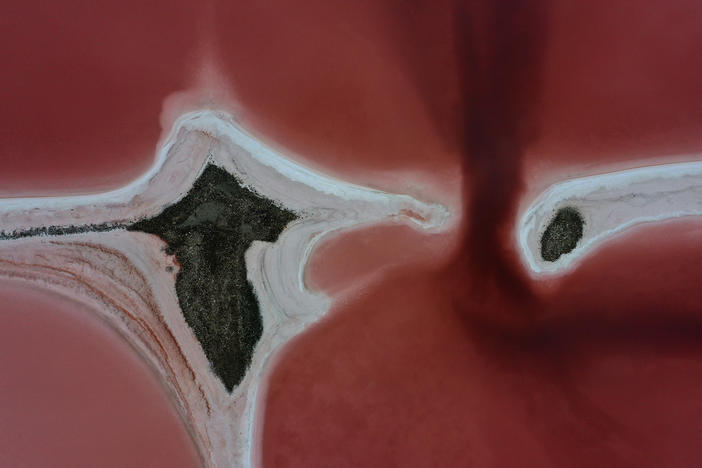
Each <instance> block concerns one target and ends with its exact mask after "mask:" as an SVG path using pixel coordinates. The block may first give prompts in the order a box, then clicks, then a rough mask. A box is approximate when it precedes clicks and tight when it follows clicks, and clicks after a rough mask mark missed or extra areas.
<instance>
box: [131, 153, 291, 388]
mask: <svg viewBox="0 0 702 468" xmlns="http://www.w3.org/2000/svg"><path fill="white" fill-rule="evenodd" d="M295 218H296V215H295V214H294V213H293V212H291V211H288V210H286V209H283V208H281V207H279V206H277V205H276V204H274V203H273V202H271V201H270V200H268V199H266V198H263V197H261V196H260V195H257V194H256V193H254V192H252V191H251V190H248V189H246V188H244V187H242V186H241V185H240V184H239V183H238V181H237V180H236V179H235V178H234V177H233V176H232V175H230V174H229V173H228V172H226V171H224V170H223V169H221V168H219V167H217V166H214V165H208V166H207V167H206V168H205V170H204V172H203V173H202V175H201V176H200V178H198V180H197V181H196V182H195V184H194V185H193V188H192V189H191V190H190V192H189V193H188V194H187V195H186V196H185V197H184V198H183V199H181V200H180V201H178V202H177V203H175V204H173V205H171V206H169V207H167V208H166V209H165V210H164V211H163V212H162V213H161V214H159V215H158V216H156V217H154V218H149V219H145V220H142V221H139V222H137V223H135V224H133V225H131V226H129V227H128V229H129V230H131V231H142V232H146V233H150V234H155V235H157V236H159V237H160V238H161V239H163V240H164V241H165V242H166V243H167V244H168V247H167V250H166V253H167V254H169V255H175V257H176V258H177V260H178V262H179V263H180V265H181V268H180V271H179V272H178V275H177V277H176V292H177V295H178V301H179V302H180V307H181V309H182V311H183V314H184V316H185V320H186V321H187V323H188V325H189V326H190V327H191V328H192V330H193V332H194V333H195V336H196V337H197V339H198V340H199V341H200V343H201V345H202V348H203V350H204V352H205V355H206V356H207V358H208V359H209V361H210V364H211V365H212V368H213V370H214V372H215V373H216V374H217V375H218V376H219V378H220V379H221V380H222V382H223V383H224V385H225V387H226V388H227V390H229V391H232V389H233V388H234V387H235V386H236V385H238V384H239V383H240V382H241V380H242V379H243V378H244V375H245V373H246V370H247V368H248V366H249V364H250V363H251V358H252V355H253V351H254V348H255V346H256V343H257V342H258V340H259V339H260V338H261V334H262V332H263V326H262V321H261V313H260V311H259V305H258V300H257V298H256V295H255V293H254V290H253V287H252V285H251V283H250V282H249V281H248V280H247V277H246V262H245V259H244V254H245V253H246V250H247V249H248V248H249V246H250V245H251V243H252V242H253V241H255V240H259V241H264V242H275V241H276V240H277V239H278V236H279V234H280V233H281V232H282V231H283V229H285V226H287V224H288V223H290V222H291V221H292V220H293V219H295Z"/></svg>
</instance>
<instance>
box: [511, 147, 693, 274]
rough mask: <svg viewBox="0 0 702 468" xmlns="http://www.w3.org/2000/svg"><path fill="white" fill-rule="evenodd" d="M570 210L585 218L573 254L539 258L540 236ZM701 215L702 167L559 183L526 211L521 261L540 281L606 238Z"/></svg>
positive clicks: (519, 233) (518, 232) (520, 228)
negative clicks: (560, 213) (556, 217)
mask: <svg viewBox="0 0 702 468" xmlns="http://www.w3.org/2000/svg"><path fill="white" fill-rule="evenodd" d="M697 159H699V157H697ZM566 207H570V208H573V209H576V210H577V211H578V212H579V213H580V215H581V216H582V218H583V221H584V224H583V233H582V238H581V239H580V240H579V241H578V243H577V245H576V246H575V248H574V249H573V250H572V251H570V252H568V253H566V254H564V255H562V256H561V257H560V258H558V259H557V260H556V261H546V260H544V259H543V258H542V257H541V254H540V249H539V245H540V239H541V236H542V235H543V233H544V231H545V229H546V227H547V226H548V224H549V222H550V220H551V219H552V218H553V216H554V215H555V214H556V213H557V212H558V210H560V209H562V208H566ZM701 214H702V162H686V163H675V164H660V165H652V166H648V167H640V168H635V169H628V170H621V171H615V172H610V173H605V174H600V175H593V176H588V177H581V178H574V179H570V180H565V181H563V182H559V183H555V184H553V185H552V186H551V187H549V188H548V189H546V190H544V191H543V192H542V193H541V194H540V195H539V196H538V197H536V199H535V200H534V201H533V202H532V203H531V204H530V205H529V207H527V208H526V209H525V210H524V212H523V213H522V214H521V216H520V218H519V220H518V222H517V223H516V225H515V235H514V236H515V242H516V244H517V248H518V251H519V253H520V256H521V258H522V262H523V263H524V265H525V267H526V268H527V270H528V271H529V273H530V274H531V275H532V276H534V277H537V278H538V277H546V276H551V275H556V274H562V273H566V272H568V271H571V270H572V269H573V268H574V267H575V266H577V264H578V263H579V262H580V261H581V260H582V259H583V258H584V257H586V256H587V255H588V254H589V253H590V252H592V251H593V250H594V249H596V248H597V247H599V246H600V245H601V244H602V243H603V242H605V241H606V240H607V239H609V238H611V237H612V236H614V235H616V234H619V233H621V232H623V231H625V230H627V229H628V228H630V227H633V226H636V225H639V224H642V223H650V222H654V221H664V220H667V219H673V218H679V217H683V216H694V215H701Z"/></svg>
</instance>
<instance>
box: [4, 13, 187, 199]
mask: <svg viewBox="0 0 702 468" xmlns="http://www.w3.org/2000/svg"><path fill="white" fill-rule="evenodd" d="M2 10H3V12H2V14H1V15H0V64H2V70H3V72H2V73H1V74H0V102H2V114H0V132H1V133H0V134H1V135H2V137H1V138H0V161H2V171H0V194H1V195H4V196H18V195H43V194H49V193H56V192H60V193H68V192H76V191H79V192H90V191H96V190H98V189H100V190H102V189H105V188H113V187H116V186H120V185H122V184H124V183H126V182H129V181H130V180H131V179H133V178H135V177H136V176H137V175H138V174H140V173H141V172H143V171H144V170H146V168H148V167H149V166H150V165H151V163H152V161H153V157H154V150H155V148H156V142H157V141H158V138H159V136H160V133H161V126H160V122H159V115H160V113H161V106H162V102H163V99H164V98H165V97H166V96H168V95H169V94H170V93H172V92H174V91H177V90H179V89H181V88H183V87H184V86H186V84H187V81H188V80H189V78H190V77H191V75H192V71H191V70H190V68H191V67H192V54H193V51H194V48H195V47H196V45H197V42H196V39H197V38H196V35H195V33H196V26H197V17H198V12H199V7H198V5H197V4H196V3H195V2H168V1H161V0H158V1H155V2H139V1H126V2H122V1H120V2H109V1H108V2H100V3H95V2H88V1H82V0H68V1H65V2H44V1H41V0H28V1H22V2H6V4H4V5H3V8H2Z"/></svg>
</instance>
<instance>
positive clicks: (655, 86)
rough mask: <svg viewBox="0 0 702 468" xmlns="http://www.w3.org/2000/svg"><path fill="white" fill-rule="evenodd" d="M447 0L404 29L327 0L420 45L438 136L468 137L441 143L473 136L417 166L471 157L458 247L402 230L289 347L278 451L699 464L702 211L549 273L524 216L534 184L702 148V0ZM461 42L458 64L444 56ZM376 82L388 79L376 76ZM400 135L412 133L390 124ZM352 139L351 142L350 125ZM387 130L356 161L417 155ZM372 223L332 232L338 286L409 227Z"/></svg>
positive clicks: (280, 386)
mask: <svg viewBox="0 0 702 468" xmlns="http://www.w3.org/2000/svg"><path fill="white" fill-rule="evenodd" d="M394 5H395V6H398V5H400V3H396V4H394ZM432 5H433V6H432V7H431V8H429V7H427V8H424V9H423V8H421V7H416V6H412V5H409V4H404V3H403V4H402V8H399V7H398V9H397V10H396V11H397V14H396V15H394V16H393V18H394V21H395V22H394V23H393V25H392V26H390V25H388V24H387V23H385V26H386V27H387V28H389V29H390V30H391V31H393V32H392V33H389V32H387V31H385V30H384V33H383V34H377V35H372V33H370V32H368V30H367V29H364V28H366V27H367V26H366V24H367V23H372V22H370V21H365V19H364V20H361V19H358V17H356V16H354V15H353V14H350V13H348V12H344V13H343V14H342V13H339V14H338V15H337V14H334V13H333V12H332V11H333V8H334V7H332V6H329V7H328V8H329V13H328V16H326V17H325V20H326V21H325V23H326V26H325V28H330V29H331V28H332V26H330V24H333V25H335V26H334V30H335V31H344V30H347V29H348V30H356V27H358V30H359V31H362V33H359V34H358V35H356V36H352V37H354V38H356V39H358V40H359V41H360V40H363V41H364V43H365V41H369V42H374V43H375V42H377V43H379V44H381V45H379V46H377V48H374V49H373V50H381V49H382V50H384V51H387V50H393V51H394V54H396V55H393V54H391V53H389V52H388V56H389V57H395V58H394V60H397V62H393V64H395V63H404V64H407V63H412V64H414V67H413V68H403V69H402V70H403V72H404V76H411V78H408V79H409V80H410V81H411V82H413V83H414V84H415V89H417V90H421V93H418V95H420V96H421V98H418V99H419V100H420V101H422V102H423V103H424V104H425V107H424V108H423V114H424V115H426V116H428V117H427V121H428V122H431V124H433V125H432V126H431V127H428V128H431V130H425V131H427V132H428V131H435V133H434V135H436V136H437V139H438V140H440V141H441V142H442V143H443V144H442V145H437V149H439V148H444V149H448V150H447V151H446V152H444V153H441V152H440V150H439V151H437V154H440V155H441V154H444V155H445V154H450V155H453V156H456V158H455V159H453V158H451V157H447V156H438V157H437V158H436V159H434V158H433V156H434V153H426V159H425V161H423V163H419V166H421V164H425V165H426V164H429V162H431V163H433V164H435V166H436V167H437V168H440V167H453V168H454V170H461V171H462V173H463V175H464V181H465V185H464V197H465V198H464V200H465V204H466V210H467V215H466V217H465V220H464V225H463V226H464V228H463V231H462V232H463V235H462V240H461V241H460V242H459V244H458V246H459V249H458V250H457V252H456V253H455V254H454V255H448V256H446V255H444V256H442V255H441V254H437V253H436V252H433V255H432V252H430V251H426V255H424V254H422V253H421V252H419V251H418V250H417V249H413V248H409V247H405V246H403V245H402V244H401V246H400V250H402V249H403V247H404V248H405V249H406V250H405V252H403V253H401V254H400V255H404V259H403V260H405V261H406V262H407V263H408V264H409V265H410V266H404V267H400V266H397V267H395V268H394V270H393V271H392V272H387V271H386V272H385V273H384V275H383V279H382V280H381V281H379V282H376V283H375V284H374V285H373V286H371V287H368V286H364V287H363V288H362V289H361V291H360V292H359V293H358V295H357V297H356V299H355V300H349V297H352V296H353V295H352V294H350V293H349V292H348V289H345V290H344V291H345V294H344V295H343V301H341V302H339V303H338V305H337V306H336V307H335V309H334V310H333V312H332V314H331V316H330V317H328V318H327V319H325V320H323V321H322V323H320V324H319V325H318V326H316V327H314V328H312V329H311V330H310V331H309V332H308V333H307V334H305V335H303V336H301V337H299V338H298V339H297V340H295V342H294V343H293V344H291V345H290V346H288V347H287V353H286V354H285V355H284V356H283V357H282V358H281V359H280V360H279V363H278V365H277V367H276V370H275V372H274V374H273V376H272V380H271V384H270V393H269V397H268V407H267V409H266V420H265V427H264V441H263V460H264V465H265V466H270V467H273V466H275V467H293V466H299V467H303V466H335V467H342V466H402V467H409V466H412V467H414V466H481V467H487V466H489V467H510V466H533V467H544V466H553V467H564V466H568V467H571V466H573V467H576V466H582V467H590V466H607V467H609V466H611V467H622V466H630V467H645V466H650V467H658V466H676V467H677V466H694V465H697V464H699V463H700V462H701V461H702V449H701V448H700V447H702V399H700V398H699V397H698V395H699V393H700V390H701V389H702V377H701V375H702V374H700V370H701V369H700V368H701V367H702V316H700V310H702V307H701V306H702V296H701V295H700V293H699V287H698V279H699V277H700V274H701V273H702V271H701V270H700V267H699V265H700V259H701V256H702V250H701V249H700V247H699V242H698V239H699V236H700V233H701V229H702V228H700V225H699V224H694V223H680V222H678V223H668V224H664V225H660V226H656V227H648V228H641V229H638V230H636V231H635V232H633V233H631V234H630V235H627V236H625V237H621V238H619V239H618V240H616V241H613V242H610V243H608V244H607V245H606V246H605V247H604V248H603V249H601V250H600V251H598V252H597V253H596V254H595V255H593V256H592V257H590V258H589V259H588V260H587V261H586V262H585V263H584V264H583V265H582V266H581V267H580V268H579V269H578V270H577V271H576V272H574V273H573V274H571V275H569V276H567V277H564V278H562V279H560V280H558V281H555V282H550V283H546V284H537V283H534V282H533V281H532V280H530V279H528V278H527V277H525V275H524V273H523V271H522V268H521V266H520V265H519V264H518V263H517V262H516V259H515V253H514V251H513V249H512V244H511V239H510V237H509V235H510V232H511V228H512V226H513V222H514V219H515V216H516V209H517V206H518V204H519V203H520V199H521V197H523V196H526V195H527V189H528V188H529V186H528V185H527V183H530V184H533V185H535V186H539V184H541V185H543V184H544V181H543V180H544V179H545V180H548V179H549V178H553V174H557V173H571V174H572V173H575V174H577V173H584V172H589V171H596V170H597V169H598V167H599V168H601V167H603V166H602V165H603V164H604V165H605V167H616V166H618V167H621V166H626V165H627V164H628V165H632V164H636V163H637V162H638V161H637V160H639V161H640V160H641V159H645V158H651V157H652V156H656V155H662V154H668V153H670V154H675V153H680V152H685V151H693V150H698V149H699V148H701V147H702V140H701V138H702V131H700V130H702V114H701V113H700V109H702V89H700V88H699V87H698V86H697V83H699V82H700V80H701V79H702V56H701V55H700V53H699V49H698V48H697V46H696V44H698V43H699V39H700V34H701V33H700V29H699V28H697V27H696V26H695V24H696V22H697V20H698V19H699V18H702V7H700V5H699V4H697V3H693V2H685V1H675V2H666V3H665V4H664V3H661V2H645V5H643V4H641V3H636V4H634V3H626V2H625V3H619V4H617V5H612V4H611V2H599V1H596V2H504V3H501V2H465V3H463V2H457V3H455V4H449V3H444V4H441V5H437V4H432ZM437 10H441V11H450V13H449V14H446V15H444V14H442V13H439V12H437ZM427 11H429V12H430V13H427ZM287 14H288V15H289V16H288V17H294V15H295V12H294V11H287ZM302 16H303V18H306V15H304V14H303V15H302ZM425 19H426V22H425ZM303 21H304V20H303ZM356 21H358V23H356ZM442 22H443V27H441V28H438V27H436V23H442ZM291 23H294V22H292V21H291ZM306 31H307V32H306V35H312V34H313V32H309V31H308V30H306ZM272 34H273V35H274V36H275V37H277V31H275V32H273V33H272ZM281 34H282V35H285V34H286V33H281ZM285 37H287V39H288V41H287V43H294V42H295V40H294V36H293V35H292V34H291V35H289V36H285ZM305 37H307V36H305ZM369 37H372V38H373V39H369ZM361 38H362V39H361ZM408 38H411V39H408ZM276 40H278V41H280V42H281V43H286V41H285V40H284V39H273V41H276ZM413 41H414V42H413ZM310 42H314V41H313V40H311V39H310ZM318 47H319V48H320V49H323V50H324V52H327V51H328V50H330V49H332V48H334V46H331V45H329V44H324V45H320V46H318ZM404 47H407V48H408V49H411V52H408V51H407V49H404ZM289 49H290V50H295V45H289ZM334 50H335V52H336V53H333V54H332V53H320V54H319V55H317V57H316V58H317V60H320V61H321V62H322V64H323V65H320V66H328V67H329V68H331V67H332V65H327V63H334V64H338V63H341V64H348V63H354V64H355V65H356V68H354V71H353V73H354V74H353V75H351V74H348V75H345V78H339V77H332V78H329V77H327V81H326V82H325V83H326V84H325V88H324V89H329V88H332V89H335V88H336V89H338V88H337V87H338V86H341V84H343V85H345V86H348V87H353V86H352V85H350V84H348V81H351V82H354V83H360V80H359V81H355V79H354V77H355V76H357V75H361V74H362V73H363V72H361V71H358V70H357V69H358V68H363V67H364V66H365V62H360V61H357V60H356V56H354V55H352V54H351V53H350V52H347V51H346V50H345V49H344V48H343V47H340V48H338V49H334ZM447 50H448V51H450V52H447ZM398 51H405V55H402V54H401V53H399V55H397V54H398ZM400 57H402V58H403V59H404V60H405V61H404V62H402V61H401V59H400ZM408 57H409V59H408ZM447 57H453V59H449V58H447ZM442 58H444V59H445V60H446V61H445V65H446V66H444V67H436V64H437V62H440V61H441V60H442ZM303 60H304V57H303ZM392 60H393V59H392V58H391V59H387V60H386V61H385V62H384V63H388V62H391V61H392ZM308 64H309V66H312V64H313V61H312V60H310V62H309V63H308ZM368 66H369V67H375V64H373V65H368ZM398 68H399V67H398ZM411 70H413V71H414V73H413V74H411ZM369 73H370V72H369ZM446 75H450V76H446ZM452 77H453V78H452ZM455 77H458V78H457V79H456V78H455ZM329 81H331V82H332V83H338V84H330V82H329ZM309 86H310V87H312V86H313V85H312V84H310V85H309ZM358 86H359V87H361V86H362V85H361V84H358ZM363 89H364V90H365V91H366V92H367V93H368V94H367V95H370V96H375V94H374V91H375V88H372V87H370V88H363ZM394 92H396V91H394V90H393V91H390V94H392V93H394ZM309 93H310V95H311V94H313V93H312V92H309ZM321 94H322V92H321V91H320V95H321ZM315 96H318V95H315ZM447 96H450V98H446V97H447ZM295 99H301V98H300V97H299V96H297V95H296V97H295ZM383 99H384V98H383V97H381V98H379V99H378V101H379V103H378V108H379V110H380V111H381V112H382V111H384V110H385V109H386V108H385V103H384V101H383ZM313 102H319V103H327V102H328V100H327V99H325V98H323V97H321V96H320V97H318V98H317V99H316V100H314V101H313ZM361 102H362V101H361ZM374 102H375V101H374ZM331 107H332V106H331V105H330V108H329V109H328V111H327V113H328V115H327V117H326V118H327V119H335V118H336V119H344V122H337V128H349V129H350V130H348V132H358V133H359V134H361V135H364V129H363V128H362V127H361V126H360V125H359V124H358V123H356V121H355V120H354V118H353V115H354V114H353V112H356V110H354V111H349V112H350V113H349V114H342V113H339V112H337V113H336V114H334V113H333V112H332V109H331ZM359 112H360V111H359ZM332 114H334V115H335V117H332ZM346 115H350V116H351V117H349V118H348V119H346ZM367 115H368V116H369V117H368V119H370V120H373V119H375V118H376V115H377V114H376V113H375V112H373V111H370V112H367ZM400 115H402V114H400ZM315 116H316V118H317V119H318V120H316V121H315V120H313V119H312V118H309V119H308V120H307V122H306V124H307V125H309V128H307V129H306V130H307V131H306V132H304V135H305V137H304V138H312V137H311V136H310V135H311V134H315V131H317V132H319V133H320V134H323V135H329V132H328V131H327V133H324V132H325V130H324V129H325V128H326V126H327V125H332V124H330V123H320V122H322V121H323V120H324V117H323V116H322V113H321V112H320V113H319V114H315ZM410 118H411V116H410ZM290 122H293V121H292V120H291V121H290ZM327 122H328V120H327ZM344 124H347V125H348V127H346V126H345V125H344ZM293 125H300V124H298V123H297V122H296V123H294V124H293V123H289V124H288V130H287V131H290V132H292V130H290V127H291V126H293ZM384 130H385V129H384ZM378 131H380V130H378ZM339 132H340V130H339ZM369 134H372V132H370V133H369ZM384 135H385V137H386V140H383V141H396V140H394V138H393V137H394V136H395V133H394V132H393V129H392V128H389V129H388V130H387V132H384ZM302 138H303V137H300V139H302ZM350 138H351V137H349V139H350ZM369 138H370V137H369ZM409 138H410V139H411V138H413V137H412V136H410V137H409ZM323 141H324V139H323ZM336 141H337V142H338V143H337V144H338V146H339V147H342V146H343V147H345V148H346V147H348V146H347V145H346V140H344V138H343V137H341V136H339V138H338V139H337V140H336ZM358 141H361V142H364V141H366V140H365V139H364V137H363V136H361V137H360V138H359V139H358ZM328 145H329V146H330V147H334V144H333V143H331V142H328ZM389 145H390V144H389V143H388V147H389ZM367 148H368V149H367V151H359V155H358V156H357V157H356V158H355V159H354V164H365V165H367V167H370V168H377V167H393V166H394V167H403V164H404V163H405V162H406V163H408V164H413V163H414V160H413V159H412V158H411V157H410V158H408V159H407V161H402V162H399V161H393V160H392V159H387V160H385V159H383V161H382V162H378V161H375V160H372V159H373V158H379V157H380V156H379V155H377V154H374V153H373V152H372V150H373V149H375V148H376V146H375V145H373V144H368V147H367ZM386 148H387V147H383V150H381V151H380V152H381V153H382V152H383V151H384V150H385V149H386ZM357 149H358V148H357ZM364 149H365V148H364ZM688 158H689V157H688ZM681 159H685V157H682V158H680V157H679V158H675V159H668V160H681ZM366 160H368V162H366ZM627 161H633V162H627ZM638 163H639V164H640V162H638ZM597 165H599V166H597ZM459 167H460V169H458V168H459ZM539 177H541V180H539ZM358 237H359V235H358V234H357V233H354V234H352V235H351V237H350V238H349V240H348V241H345V240H343V238H340V239H336V240H334V241H332V242H331V243H330V244H328V245H327V246H325V247H322V248H321V249H320V250H319V251H318V255H319V257H318V258H316V259H314V260H313V268H314V266H315V265H316V271H313V272H312V275H313V276H315V277H316V278H317V279H316V281H311V282H310V283H311V284H316V285H317V286H319V287H322V288H324V289H326V290H328V291H332V292H333V291H337V290H338V289H336V284H334V280H328V278H338V279H339V280H340V281H347V282H350V281H351V279H350V278H351V275H349V274H347V273H346V271H349V270H350V271H352V272H356V271H358V272H360V273H363V274H362V275H361V278H366V277H367V274H366V273H367V272H369V271H373V265H375V266H381V265H385V264H387V263H388V261H387V259H386V258H385V256H383V255H377V260H376V261H375V262H373V259H374V258H375V257H374V256H373V255H370V256H365V255H363V256H361V257H360V258H361V265H360V266H359V260H358V255H359V252H364V251H370V252H382V251H384V250H385V248H386V246H391V245H393V244H394V243H395V242H396V239H397V238H398V237H400V235H399V234H398V233H395V235H394V236H393V237H392V238H386V239H384V240H382V239H375V240H374V241H373V242H374V243H375V245H373V246H372V248H368V247H366V246H364V245H363V243H362V242H359V240H358ZM409 238H411V236H410V237H409ZM437 240H438V239H437ZM442 240H443V241H444V242H447V239H446V238H444V239H442ZM448 242H449V243H450V239H449V240H448ZM389 251H390V252H395V250H394V249H392V248H389ZM432 257H433V258H432ZM325 258H328V259H330V260H333V261H334V263H326V264H325V261H324V259H325ZM421 259H424V262H425V263H422V260H421ZM364 261H366V262H367V263H363V262H364ZM442 262H443V263H442ZM389 263H391V264H392V263H394V264H397V260H396V259H391V260H390V261H389ZM347 284H349V283H347ZM348 287H350V286H348V285H347V288H348Z"/></svg>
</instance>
